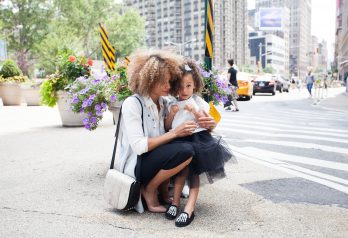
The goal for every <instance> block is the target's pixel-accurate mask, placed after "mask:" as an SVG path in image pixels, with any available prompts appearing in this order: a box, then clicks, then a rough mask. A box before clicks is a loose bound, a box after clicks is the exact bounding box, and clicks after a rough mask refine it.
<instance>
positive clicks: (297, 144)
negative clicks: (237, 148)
mask: <svg viewBox="0 0 348 238" xmlns="http://www.w3.org/2000/svg"><path fill="white" fill-rule="evenodd" d="M243 142H250V143H259V144H268V145H280V146H288V147H296V148H306V149H316V150H322V151H328V152H335V153H341V154H348V149H345V148H340V147H334V146H327V145H318V144H314V143H305V142H293V141H275V140H255V139H246V140H243Z"/></svg>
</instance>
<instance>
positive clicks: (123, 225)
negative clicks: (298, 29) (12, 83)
mask: <svg viewBox="0 0 348 238" xmlns="http://www.w3.org/2000/svg"><path fill="white" fill-rule="evenodd" d="M341 91H342V90H341V89H337V90H336V89H335V90H332V93H331V94H330V95H329V96H335V95H337V94H339V93H340V92H341ZM342 92H343V91H342ZM322 104H323V103H320V104H318V105H316V106H313V101H312V99H308V98H307V95H306V93H305V92H302V93H297V92H290V93H289V94H286V93H283V94H277V95H276V96H274V97H272V96H266V95H262V96H261V95H260V96H255V97H253V99H252V100H251V101H250V102H248V101H242V102H240V112H225V111H223V110H222V108H221V107H220V108H219V109H220V110H221V113H222V121H221V122H220V124H219V126H218V128H217V129H216V131H217V132H219V133H220V134H222V135H223V136H224V138H225V139H226V140H227V141H228V143H229V144H230V145H231V147H232V149H233V151H234V153H235V155H236V157H237V160H238V164H230V163H228V164H227V165H226V170H227V175H228V177H227V179H224V180H221V181H219V182H217V183H215V184H213V185H205V186H203V187H202V188H201V192H200V196H199V200H198V203H197V207H196V210H195V214H196V218H195V220H194V221H193V223H192V224H191V225H190V226H189V227H187V228H184V229H178V228H175V227H174V223H173V222H170V221H167V220H165V219H164V218H163V215H159V214H152V213H149V212H146V213H145V214H137V213H135V212H129V213H119V212H115V211H113V210H112V209H110V208H109V207H108V206H107V205H106V204H105V202H104V199H103V182H104V177H105V174H106V172H107V169H108V166H109V160H110V157H111V151H112V146H113V134H114V129H115V128H114V126H113V124H112V118H111V113H107V114H106V115H105V118H104V120H103V122H102V123H101V126H100V128H98V129H97V130H96V131H93V132H89V131H87V130H85V129H83V128H63V127H61V126H60V119H59V115H58V111H57V108H53V109H51V108H47V107H25V106H20V107H0V168H1V172H0V188H1V189H0V198H1V199H0V237H111V236H112V237H164V236H165V237H178V236H190V237H212V236H214V237H347V234H348V195H347V188H348V184H347V182H348V179H347V178H348V175H347V166H348V157H347V153H348V152H347V150H348V149H347V143H348V133H347V132H348V125H347V121H348V112H347V111H342V110H333V109H328V108H325V107H323V106H322ZM182 205H183V204H182Z"/></svg>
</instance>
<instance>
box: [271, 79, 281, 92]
mask: <svg viewBox="0 0 348 238" xmlns="http://www.w3.org/2000/svg"><path fill="white" fill-rule="evenodd" d="M272 79H273V80H274V81H275V83H276V90H278V91H279V92H280V93H282V92H283V89H284V80H283V78H282V77H281V76H280V75H272Z"/></svg>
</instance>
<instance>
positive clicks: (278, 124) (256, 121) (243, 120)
mask: <svg viewBox="0 0 348 238" xmlns="http://www.w3.org/2000/svg"><path fill="white" fill-rule="evenodd" d="M264 120H267V119H264ZM271 121H274V122H275V123H276V124H275V123H272V122H269V123H268V122H262V119H259V118H253V121H250V119H248V118H245V117H243V118H240V119H234V118H233V119H231V118H226V117H222V119H221V122H220V123H224V122H233V123H234V124H232V125H239V124H254V125H265V126H273V127H274V126H276V127H278V128H279V127H283V128H291V129H293V128H296V129H304V130H308V131H309V130H310V131H312V130H313V131H324V132H337V133H340V134H346V133H348V130H339V129H332V128H323V127H313V126H300V125H296V124H294V122H291V123H289V124H283V123H281V122H280V121H279V120H271Z"/></svg>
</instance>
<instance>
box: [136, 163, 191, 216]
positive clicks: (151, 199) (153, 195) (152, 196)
mask: <svg viewBox="0 0 348 238" xmlns="http://www.w3.org/2000/svg"><path fill="white" fill-rule="evenodd" d="M191 160H192V157H191V158H189V159H187V160H186V161H185V162H183V163H181V164H180V165H178V166H176V167H175V168H173V169H169V170H163V169H161V170H160V171H159V172H158V173H157V174H156V176H155V177H154V178H153V179H152V180H151V181H150V182H149V183H148V185H147V186H146V187H145V188H144V189H143V190H142V195H143V197H144V199H145V201H146V204H147V207H148V209H149V211H151V212H165V211H166V208H165V207H164V206H162V205H160V204H159V202H158V198H157V188H158V187H159V186H160V184H161V183H163V182H164V181H165V180H167V179H169V178H171V177H172V176H174V175H176V174H177V173H179V172H180V171H181V170H183V169H184V168H185V167H186V166H187V165H188V164H189V163H191Z"/></svg>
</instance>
